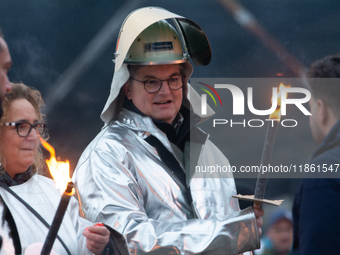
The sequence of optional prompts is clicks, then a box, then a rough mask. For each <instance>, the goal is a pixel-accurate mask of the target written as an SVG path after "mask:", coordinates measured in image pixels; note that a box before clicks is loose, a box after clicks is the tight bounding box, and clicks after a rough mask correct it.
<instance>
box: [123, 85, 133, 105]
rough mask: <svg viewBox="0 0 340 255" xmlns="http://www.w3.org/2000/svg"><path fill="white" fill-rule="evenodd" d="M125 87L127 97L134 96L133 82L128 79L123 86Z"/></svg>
mask: <svg viewBox="0 0 340 255" xmlns="http://www.w3.org/2000/svg"><path fill="white" fill-rule="evenodd" d="M123 89H124V92H125V95H126V97H127V98H128V99H129V100H131V98H132V91H131V84H130V82H129V81H127V82H126V83H125V84H124V86H123Z"/></svg>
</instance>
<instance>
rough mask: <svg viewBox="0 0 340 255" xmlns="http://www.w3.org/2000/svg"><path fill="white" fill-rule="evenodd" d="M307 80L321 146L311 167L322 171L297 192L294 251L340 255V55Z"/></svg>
mask: <svg viewBox="0 0 340 255" xmlns="http://www.w3.org/2000/svg"><path fill="white" fill-rule="evenodd" d="M307 78H310V79H308V81H309V85H310V88H311V94H312V97H311V100H310V101H309V105H310V109H311V113H312V115H311V116H310V119H309V120H310V121H309V123H310V128H311V131H312V135H313V138H314V140H315V142H316V144H317V145H318V147H317V149H316V151H315V152H314V154H313V156H312V159H311V162H310V164H309V167H314V169H316V170H317V169H318V168H320V169H321V171H320V173H318V175H316V173H310V175H311V176H310V177H312V178H305V179H302V181H301V184H300V186H299V188H298V190H297V192H296V195H295V199H294V205H293V222H294V244H293V251H294V254H308V255H311V254H312V255H313V254H339V251H340V217H339V211H340V179H339V177H340V175H339V173H340V169H338V167H339V163H340V82H339V80H340V79H339V78H340V53H337V54H335V55H332V56H327V57H325V58H323V59H321V60H318V61H315V62H313V63H312V64H311V67H310V69H309V70H308V72H307ZM306 177H308V176H306ZM313 177H314V178H313ZM315 177H320V178H315ZM325 177H327V178H325ZM328 177H330V178H328Z"/></svg>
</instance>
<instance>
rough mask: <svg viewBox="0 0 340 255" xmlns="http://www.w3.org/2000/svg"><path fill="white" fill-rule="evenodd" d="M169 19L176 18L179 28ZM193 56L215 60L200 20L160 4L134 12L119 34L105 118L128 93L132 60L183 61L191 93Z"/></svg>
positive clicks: (199, 62) (113, 114)
mask: <svg viewBox="0 0 340 255" xmlns="http://www.w3.org/2000/svg"><path fill="white" fill-rule="evenodd" d="M166 19H172V21H173V23H174V25H175V27H176V28H177V31H176V30H175V29H174V28H173V26H171V25H170V24H169V23H168V22H167V21H165V20H166ZM189 57H190V58H191V59H192V61H193V63H194V64H195V65H207V64H209V63H210V60H211V48H210V44H209V41H208V38H207V36H206V34H205V33H204V31H203V30H202V29H201V28H200V27H199V26H198V25H197V24H196V23H194V22H193V21H191V20H189V19H186V18H184V17H182V16H179V15H177V14H175V13H171V12H169V11H167V10H165V9H163V8H159V7H145V8H141V9H137V10H135V11H133V12H131V13H130V14H129V15H128V16H127V17H126V18H125V20H124V22H123V24H122V26H121V29H120V32H119V35H118V40H117V45H116V52H115V60H114V62H115V72H114V75H113V80H112V83H111V91H110V95H109V98H108V100H107V102H106V104H105V106H104V109H103V111H102V114H101V119H102V120H103V121H104V122H105V123H106V124H108V123H109V122H110V121H111V120H114V119H115V118H116V115H117V114H118V113H119V111H120V108H121V104H122V102H123V100H122V99H123V97H124V96H125V95H124V93H123V92H122V91H121V88H122V87H123V85H124V84H125V83H126V81H127V80H128V79H129V77H130V75H129V71H128V69H127V65H128V64H130V65H131V64H132V65H133V64H138V65H161V64H178V63H183V65H184V73H185V75H186V79H185V86H184V92H185V93H189V92H188V90H190V85H189V84H187V81H188V80H189V78H190V76H191V74H192V71H193V68H192V66H191V64H190V63H189V62H188V61H187V60H188V58H189ZM188 85H189V86H188ZM190 95H192V93H190ZM186 96H187V95H186ZM197 96H198V97H199V95H198V94H197ZM186 98H187V97H186ZM190 101H191V100H190Z"/></svg>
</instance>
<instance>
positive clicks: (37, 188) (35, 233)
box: [0, 174, 93, 255]
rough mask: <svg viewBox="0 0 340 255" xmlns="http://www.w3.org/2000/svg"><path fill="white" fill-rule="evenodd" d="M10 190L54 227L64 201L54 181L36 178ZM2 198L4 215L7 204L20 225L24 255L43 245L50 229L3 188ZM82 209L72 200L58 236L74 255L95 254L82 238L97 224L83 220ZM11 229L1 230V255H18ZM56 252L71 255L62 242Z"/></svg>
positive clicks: (1, 205)
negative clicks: (36, 246)
mask: <svg viewBox="0 0 340 255" xmlns="http://www.w3.org/2000/svg"><path fill="white" fill-rule="evenodd" d="M10 189H12V190H13V191H14V192H15V193H16V194H17V195H19V197H21V198H22V199H23V200H25V202H26V203H28V204H29V205H30V206H31V207H33V209H35V211H37V212H38V213H39V214H40V215H41V216H42V217H43V218H44V219H45V220H46V221H47V222H48V223H49V224H51V223H52V221H53V218H54V214H55V212H56V210H57V207H58V205H59V202H60V198H61V195H60V193H59V190H57V189H56V188H55V183H54V181H53V180H52V179H49V178H46V177H44V176H41V175H38V174H35V175H34V176H33V177H31V178H30V179H29V180H28V181H26V182H25V183H23V184H20V185H15V186H11V187H10ZM0 195H1V198H2V199H0V211H3V206H4V204H3V203H4V202H5V203H6V205H7V207H8V209H9V211H10V213H11V215H12V217H13V219H14V222H15V224H16V227H17V230H18V235H19V238H20V242H21V247H22V252H23V254H24V252H25V249H26V248H27V247H28V246H29V245H31V244H33V243H37V242H42V243H43V242H44V241H45V239H46V236H47V233H48V228H47V227H46V226H45V225H44V224H43V223H42V222H41V221H40V220H39V219H38V218H37V217H36V216H35V215H33V214H32V212H31V211H29V210H28V209H27V208H26V207H25V206H24V205H23V204H22V203H21V202H20V201H19V200H18V199H17V198H15V197H14V196H13V195H12V194H10V193H9V192H8V191H6V190H5V189H4V188H2V187H0ZM78 208H79V205H78V202H77V200H76V199H75V198H74V197H71V199H70V202H69V204H68V207H67V210H66V213H65V216H64V218H63V221H62V224H61V226H60V229H59V232H58V235H59V236H60V237H61V239H62V240H63V241H64V243H65V244H66V246H67V247H68V249H69V251H70V252H71V254H75V255H77V254H92V253H91V252H90V251H89V250H88V249H87V248H86V247H85V242H86V239H85V237H83V236H82V232H83V231H84V230H85V228H86V227H87V226H90V225H93V224H92V223H90V222H89V221H87V220H85V219H81V218H80V216H79V210H78ZM7 226H8V225H7V224H6V223H5V224H3V225H2V226H1V227H0V235H1V236H2V238H3V244H2V247H1V250H0V254H1V255H12V254H14V248H13V242H12V239H11V238H10V237H9V235H8V231H9V229H8V228H7ZM52 249H53V250H54V251H55V252H57V253H58V254H59V255H63V254H67V252H66V250H65V249H64V247H63V246H62V244H61V243H60V242H59V240H58V239H56V240H55V242H54V245H53V247H52Z"/></svg>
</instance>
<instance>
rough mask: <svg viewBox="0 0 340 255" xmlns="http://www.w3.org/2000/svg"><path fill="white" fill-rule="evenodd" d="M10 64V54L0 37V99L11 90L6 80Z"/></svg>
mask: <svg viewBox="0 0 340 255" xmlns="http://www.w3.org/2000/svg"><path fill="white" fill-rule="evenodd" d="M11 66H12V59H11V55H10V54H9V50H8V47H7V44H6V42H5V40H4V39H3V38H2V37H0V100H1V99H2V98H3V97H4V96H5V94H6V93H8V92H10V91H11V84H10V83H9V80H8V76H7V74H8V71H9V69H10V68H11Z"/></svg>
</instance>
